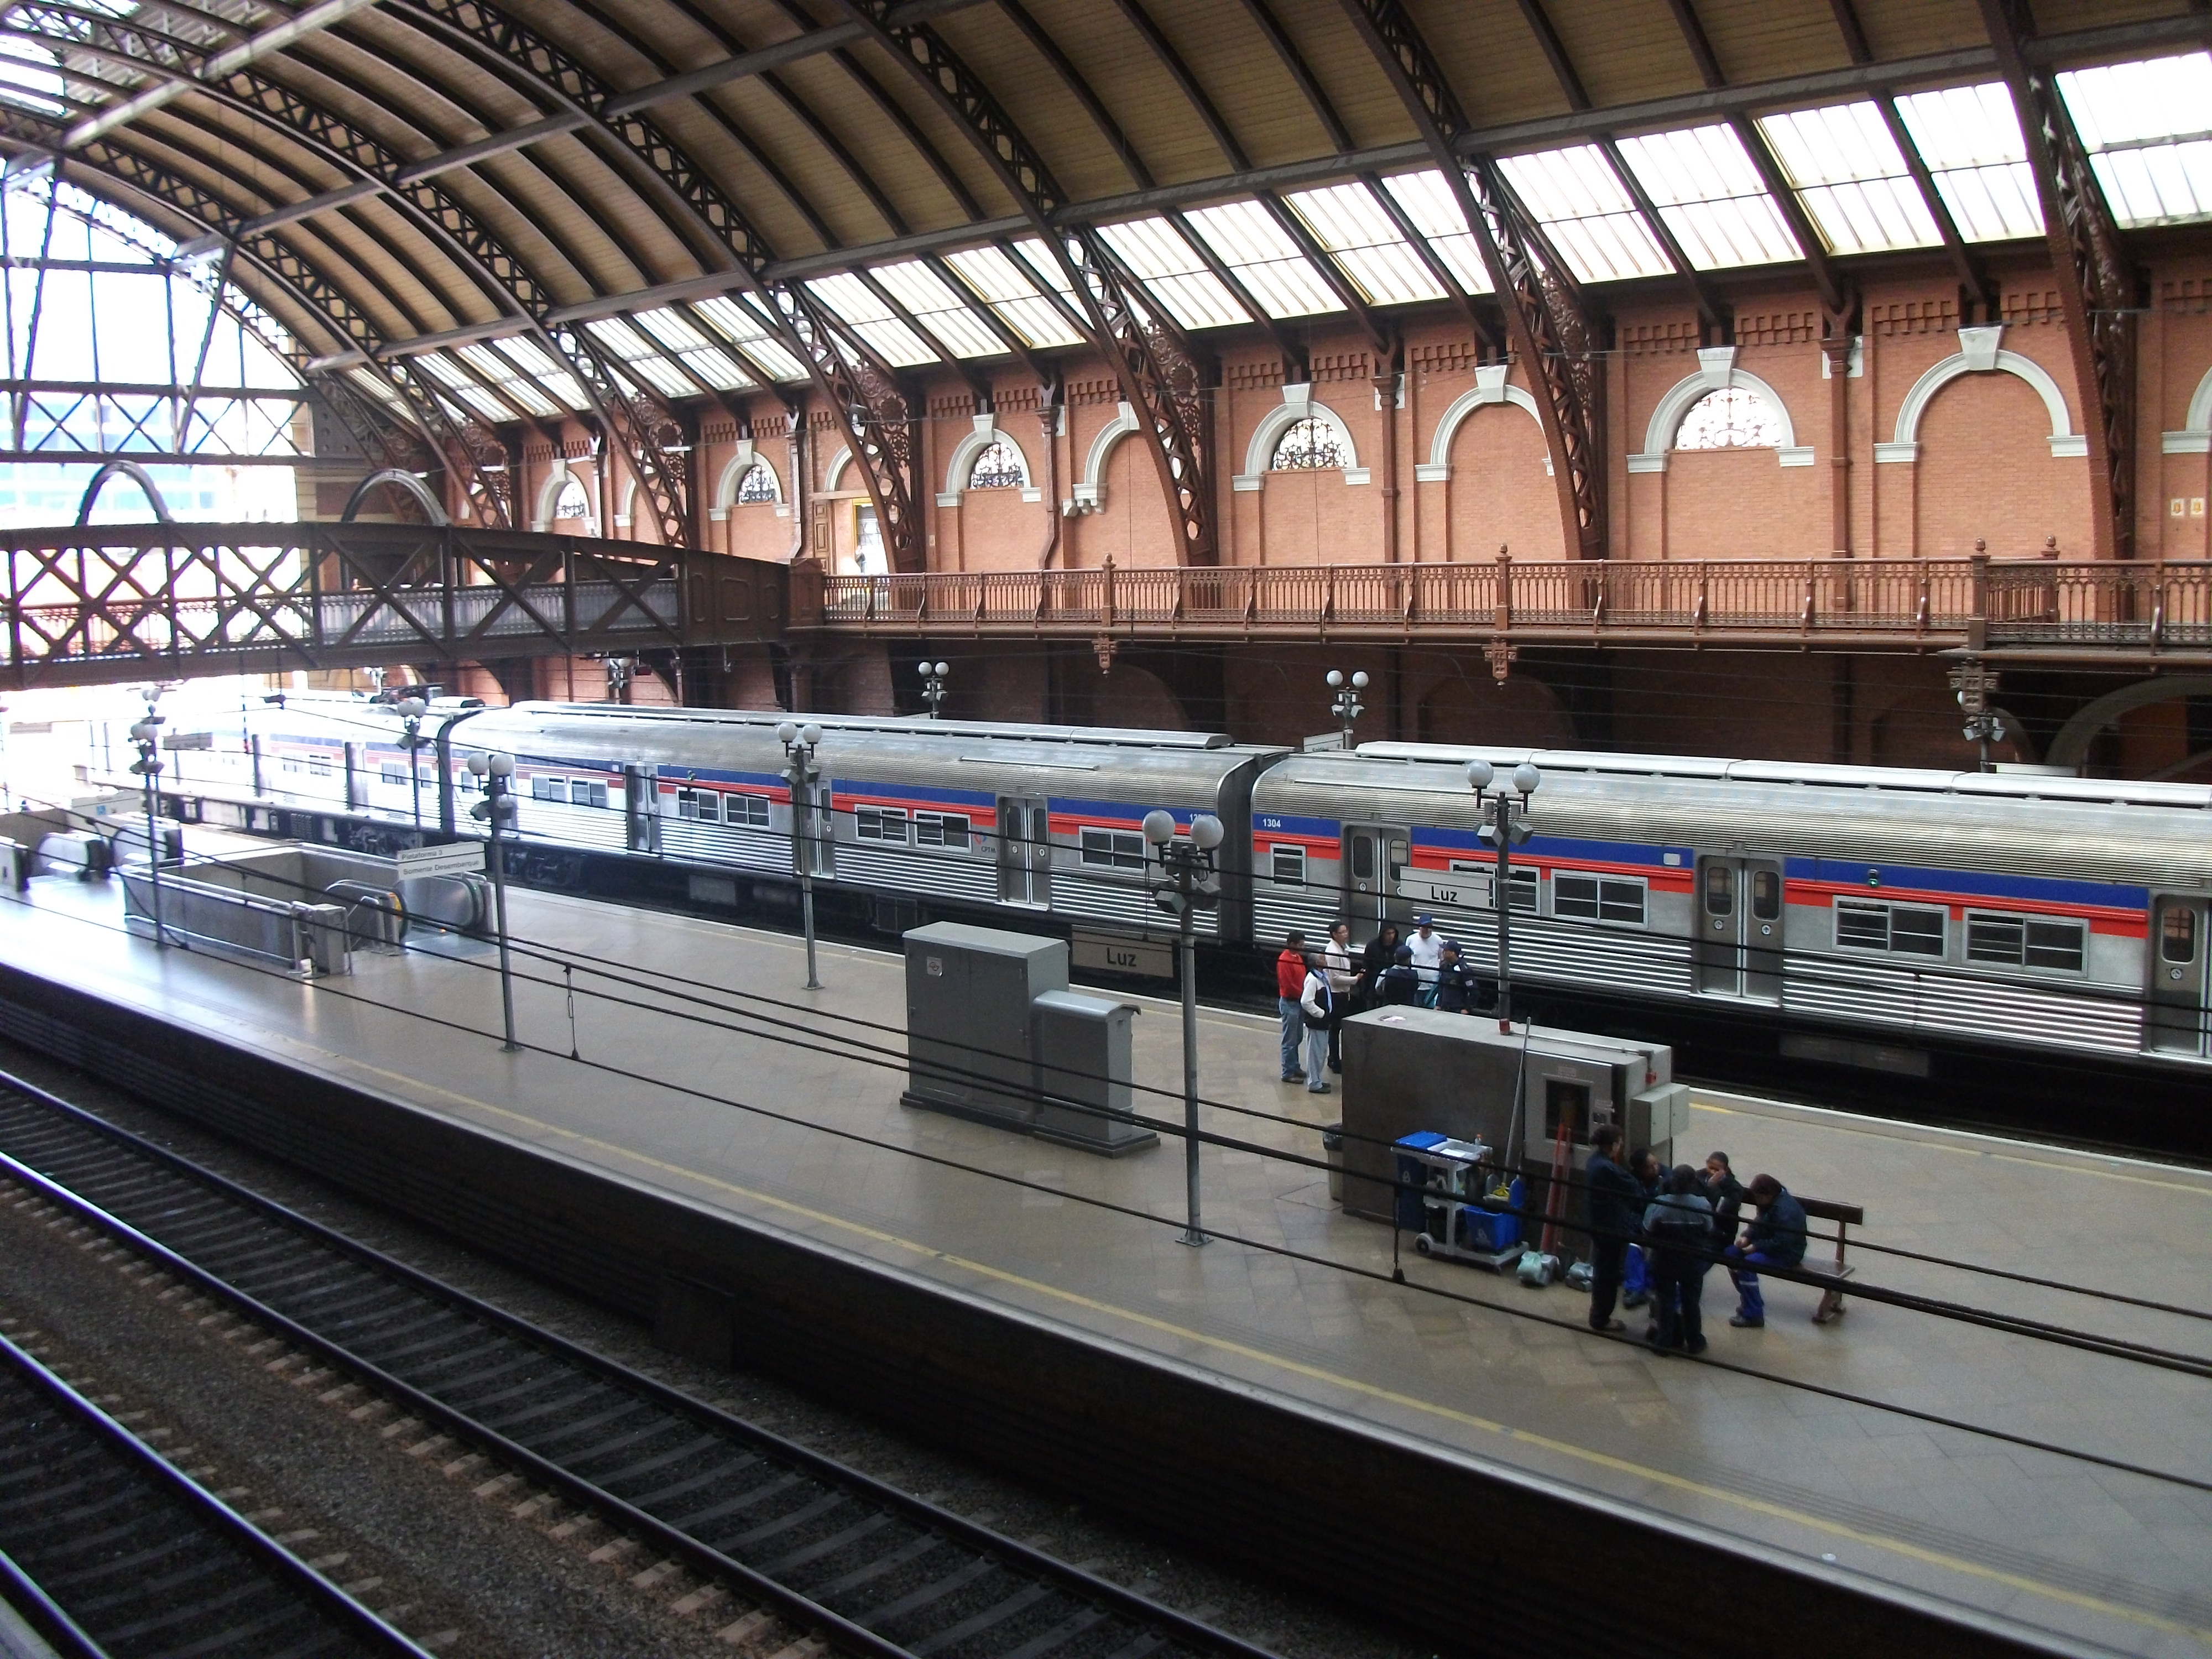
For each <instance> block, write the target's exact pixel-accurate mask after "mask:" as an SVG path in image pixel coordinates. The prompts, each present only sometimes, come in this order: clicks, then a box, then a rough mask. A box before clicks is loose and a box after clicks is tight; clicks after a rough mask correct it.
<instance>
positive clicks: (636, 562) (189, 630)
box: [0, 524, 684, 684]
mask: <svg viewBox="0 0 2212 1659" xmlns="http://www.w3.org/2000/svg"><path fill="white" fill-rule="evenodd" d="M0 547H4V548H5V549H6V550H7V555H8V556H7V567H6V582H5V592H4V594H3V595H0V604H4V606H5V614H4V619H0V620H4V627H0V673H4V675H5V677H6V678H9V679H10V680H12V681H13V682H14V683H15V684H68V683H88V682H93V681H100V680H114V679H118V678H131V677H133V676H135V675H140V674H152V675H167V674H184V673H193V672H197V673H208V672H216V671H246V672H253V671H273V670H278V669H287V668H297V667H311V668H312V667H322V666H337V665H345V664H362V663H374V662H380V661H409V660H419V661H438V660H461V659H474V658H485V657H493V658H496V657H513V656H528V655H539V654H550V653H588V652H592V651H605V650H608V649H629V650H635V649H641V648H647V649H649V648H656V647H673V646H676V645H679V644H681V643H683V642H684V615H683V574H684V572H683V568H682V566H681V558H682V555H680V554H678V553H674V552H671V551H670V550H666V549H662V548H659V547H653V546H648V545H644V544H638V543H633V542H608V541H599V540H595V539H592V538H584V537H568V536H543V535H521V534H511V533H506V532H487V531H473V530H457V529H453V528H451V527H444V526H441V527H428V526H407V525H361V524H339V525H324V524H285V525H276V524H261V525H183V524H180V525H156V526H144V525H133V526H73V527H70V528H68V529H64V530H37V531H27V532H15V533H13V534H12V535H0Z"/></svg>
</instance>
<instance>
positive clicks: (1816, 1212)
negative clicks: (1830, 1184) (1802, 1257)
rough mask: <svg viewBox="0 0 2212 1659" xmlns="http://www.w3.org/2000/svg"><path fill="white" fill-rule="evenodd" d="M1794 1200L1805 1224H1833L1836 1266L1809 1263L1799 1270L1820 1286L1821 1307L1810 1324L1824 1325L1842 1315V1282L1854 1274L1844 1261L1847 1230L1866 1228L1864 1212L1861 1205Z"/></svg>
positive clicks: (1815, 1200) (1848, 1264)
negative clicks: (1822, 1222)
mask: <svg viewBox="0 0 2212 1659" xmlns="http://www.w3.org/2000/svg"><path fill="white" fill-rule="evenodd" d="M1797 1201H1798V1203H1800V1204H1801V1205H1802V1206H1804V1209H1805V1219H1806V1220H1807V1221H1808V1222H1812V1221H1832V1222H1834V1223H1835V1224H1836V1261H1835V1265H1834V1266H1833V1267H1825V1268H1824V1267H1814V1266H1812V1265H1811V1264H1810V1263H1809V1262H1808V1263H1806V1264H1805V1265H1804V1266H1803V1267H1802V1272H1804V1273H1807V1274H1808V1275H1809V1276H1810V1277H1812V1278H1813V1279H1814V1280H1816V1281H1817V1282H1819V1283H1820V1285H1822V1286H1823V1289H1822V1291H1821V1292H1820V1306H1819V1307H1818V1308H1816V1309H1814V1311H1813V1322H1814V1324H1815V1325H1825V1324H1826V1323H1827V1322H1829V1321H1830V1320H1832V1319H1837V1318H1840V1317H1841V1316H1842V1315H1843V1311H1844V1280H1845V1279H1849V1278H1850V1276H1851V1274H1852V1273H1853V1272H1854V1271H1856V1270H1855V1269H1854V1268H1853V1267H1852V1266H1851V1264H1850V1262H1848V1261H1844V1246H1845V1244H1846V1243H1847V1242H1848V1240H1849V1236H1850V1230H1851V1229H1852V1228H1854V1227H1863V1226H1864V1225H1866V1209H1865V1206H1863V1205H1858V1204H1838V1203H1835V1202H1834V1201H1832V1200H1829V1199H1825V1198H1801V1199H1799V1200H1797Z"/></svg>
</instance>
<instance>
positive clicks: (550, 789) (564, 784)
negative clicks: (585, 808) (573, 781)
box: [530, 778, 568, 800]
mask: <svg viewBox="0 0 2212 1659" xmlns="http://www.w3.org/2000/svg"><path fill="white" fill-rule="evenodd" d="M530 793H531V797H532V799H535V800H566V799H568V779H566V778H532V779H531V781H530Z"/></svg>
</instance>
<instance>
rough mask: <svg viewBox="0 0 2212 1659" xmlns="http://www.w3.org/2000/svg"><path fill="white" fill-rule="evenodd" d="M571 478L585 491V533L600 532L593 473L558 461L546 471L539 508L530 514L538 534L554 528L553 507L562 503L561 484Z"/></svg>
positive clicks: (539, 487) (591, 534)
mask: <svg viewBox="0 0 2212 1659" xmlns="http://www.w3.org/2000/svg"><path fill="white" fill-rule="evenodd" d="M571 478H574V480H575V481H576V487H577V488H578V489H580V490H582V491H583V492H584V506H585V507H586V509H587V510H586V513H585V515H584V533H585V534H586V536H596V535H598V534H599V509H598V507H597V506H596V504H595V503H594V502H593V501H592V480H591V475H590V474H588V473H585V472H579V471H576V470H575V469H574V467H572V466H570V465H568V462H566V461H556V462H555V463H554V464H553V467H552V470H551V471H549V472H548V473H546V475H545V482H544V483H542V484H540V485H539V486H538V505H537V510H536V511H535V512H533V513H532V514H531V515H530V527H531V529H532V530H533V531H534V532H537V533H538V535H541V536H542V535H544V533H545V532H547V531H549V530H550V529H552V527H553V509H554V508H555V507H558V506H559V505H560V504H561V486H562V485H563V484H565V483H568V480H569V479H571Z"/></svg>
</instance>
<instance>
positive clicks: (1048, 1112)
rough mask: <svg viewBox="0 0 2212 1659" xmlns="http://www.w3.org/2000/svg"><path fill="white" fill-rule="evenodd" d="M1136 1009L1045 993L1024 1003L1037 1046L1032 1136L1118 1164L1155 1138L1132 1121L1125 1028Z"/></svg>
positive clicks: (1112, 1002) (1107, 1001)
mask: <svg viewBox="0 0 2212 1659" xmlns="http://www.w3.org/2000/svg"><path fill="white" fill-rule="evenodd" d="M1136 1017H1137V1010H1136V1009H1134V1008H1133V1007H1131V1006H1129V1005H1128V1004H1127V1003H1126V1002H1117V1001H1115V1000H1113V999H1112V998H1110V997H1100V996H1089V995H1086V994H1084V993H1083V992H1080V991H1046V992H1043V993H1042V994H1040V995H1039V996H1038V998H1037V1000H1036V1001H1035V1002H1034V1003H1032V1004H1031V1005H1030V1030H1031V1032H1032V1034H1033V1036H1035V1038H1036V1077H1037V1091H1038V1095H1039V1097H1040V1100H1041V1104H1040V1108H1039V1111H1038V1115H1037V1125H1036V1132H1037V1133H1038V1134H1039V1135H1041V1136H1042V1137H1044V1138H1045V1139H1048V1140H1060V1141H1065V1142H1066V1143H1067V1144H1068V1145H1069V1146H1080V1147H1082V1148H1083V1149H1084V1150H1085V1152H1103V1153H1105V1154H1106V1155H1107V1156H1108V1157H1109V1158H1117V1157H1119V1156H1120V1155H1121V1153H1123V1152H1134V1151H1135V1150H1136V1149H1137V1148H1139V1147H1140V1146H1158V1144H1159V1139H1160V1138H1159V1136H1158V1134H1156V1133H1153V1132H1152V1130H1150V1129H1147V1128H1146V1127H1144V1126H1143V1125H1142V1124H1139V1123H1137V1122H1134V1121H1132V1114H1133V1107H1132V1103H1131V1097H1130V1090H1129V1079H1130V1077H1131V1076H1132V1071H1131V1059H1130V1022H1131V1021H1132V1020H1133V1019H1134V1018H1136Z"/></svg>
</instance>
